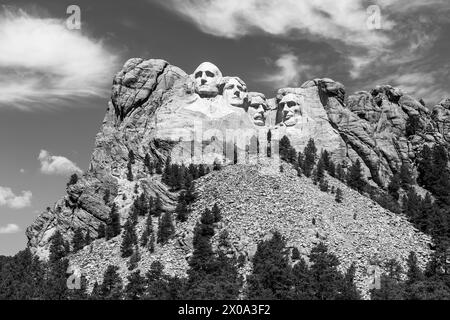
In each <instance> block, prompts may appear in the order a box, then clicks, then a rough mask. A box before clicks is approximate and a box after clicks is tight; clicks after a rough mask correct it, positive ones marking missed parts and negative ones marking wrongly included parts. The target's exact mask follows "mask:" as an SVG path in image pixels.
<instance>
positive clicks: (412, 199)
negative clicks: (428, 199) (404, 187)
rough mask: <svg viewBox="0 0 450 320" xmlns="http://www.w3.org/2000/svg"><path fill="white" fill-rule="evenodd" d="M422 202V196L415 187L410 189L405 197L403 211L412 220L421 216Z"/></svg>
mask: <svg viewBox="0 0 450 320" xmlns="http://www.w3.org/2000/svg"><path fill="white" fill-rule="evenodd" d="M421 204H422V197H420V195H418V194H417V193H416V191H415V190H414V189H412V188H411V189H409V191H408V193H407V195H406V196H404V197H403V212H404V213H405V215H406V216H407V217H408V218H409V219H410V221H411V222H414V221H416V219H417V218H418V217H419V216H420V210H421Z"/></svg>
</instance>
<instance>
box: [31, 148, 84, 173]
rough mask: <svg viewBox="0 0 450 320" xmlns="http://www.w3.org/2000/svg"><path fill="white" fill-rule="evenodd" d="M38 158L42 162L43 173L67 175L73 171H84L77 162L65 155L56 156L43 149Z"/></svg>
mask: <svg viewBox="0 0 450 320" xmlns="http://www.w3.org/2000/svg"><path fill="white" fill-rule="evenodd" d="M38 160H39V161H40V163H41V172H42V173H43V174H47V175H63V176H67V175H71V174H73V173H77V174H81V173H82V170H81V169H80V168H79V167H78V166H77V164H76V163H75V162H73V161H71V160H69V159H67V158H66V157H63V156H54V155H52V154H50V153H49V152H48V151H46V150H41V152H40V153H39V156H38Z"/></svg>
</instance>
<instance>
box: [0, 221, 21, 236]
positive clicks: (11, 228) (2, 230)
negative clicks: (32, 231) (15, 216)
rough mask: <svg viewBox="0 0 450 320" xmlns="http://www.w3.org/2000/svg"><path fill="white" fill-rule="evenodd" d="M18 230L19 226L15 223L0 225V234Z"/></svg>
mask: <svg viewBox="0 0 450 320" xmlns="http://www.w3.org/2000/svg"><path fill="white" fill-rule="evenodd" d="M19 231H20V228H19V226H18V225H17V224H13V223H9V224H8V225H6V226H4V227H0V234H13V233H17V232H19Z"/></svg>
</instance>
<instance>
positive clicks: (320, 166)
mask: <svg viewBox="0 0 450 320" xmlns="http://www.w3.org/2000/svg"><path fill="white" fill-rule="evenodd" d="M324 177H325V164H324V162H323V160H322V159H319V161H318V162H317V168H316V176H315V178H316V179H317V181H320V180H322V179H323V178H324Z"/></svg>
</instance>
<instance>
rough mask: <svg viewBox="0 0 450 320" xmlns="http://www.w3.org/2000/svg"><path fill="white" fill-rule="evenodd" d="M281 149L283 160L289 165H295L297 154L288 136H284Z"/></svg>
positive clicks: (280, 145)
mask: <svg viewBox="0 0 450 320" xmlns="http://www.w3.org/2000/svg"><path fill="white" fill-rule="evenodd" d="M279 148H280V149H279V152H280V159H281V160H284V161H286V162H288V163H295V161H296V160H297V159H296V157H297V152H296V151H295V149H294V148H293V147H292V145H291V142H290V140H289V138H288V137H287V136H283V138H281V140H280V144H279Z"/></svg>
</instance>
